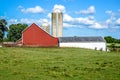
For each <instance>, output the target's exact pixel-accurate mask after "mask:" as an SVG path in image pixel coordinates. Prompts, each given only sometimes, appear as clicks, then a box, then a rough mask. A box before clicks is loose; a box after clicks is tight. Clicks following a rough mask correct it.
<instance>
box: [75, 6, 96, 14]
mask: <svg viewBox="0 0 120 80" xmlns="http://www.w3.org/2000/svg"><path fill="white" fill-rule="evenodd" d="M76 13H77V14H94V13H95V7H94V6H90V7H89V8H88V9H87V10H80V11H77V12H76Z"/></svg>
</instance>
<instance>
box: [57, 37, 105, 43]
mask: <svg viewBox="0 0 120 80" xmlns="http://www.w3.org/2000/svg"><path fill="white" fill-rule="evenodd" d="M59 42H61V43H62V42H106V41H105V40H104V39H103V38H102V37H101V36H98V37H94V36H93V37H77V36H75V37H59Z"/></svg>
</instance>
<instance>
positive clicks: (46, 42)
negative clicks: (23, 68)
mask: <svg viewBox="0 0 120 80" xmlns="http://www.w3.org/2000/svg"><path fill="white" fill-rule="evenodd" d="M22 40H23V45H26V46H41V47H49V46H58V38H54V37H52V36H51V35H49V34H48V33H46V32H45V31H44V30H42V29H41V28H40V27H38V26H37V25H36V24H34V23H33V24H32V25H31V26H30V27H28V28H27V29H26V30H24V31H23V33H22Z"/></svg>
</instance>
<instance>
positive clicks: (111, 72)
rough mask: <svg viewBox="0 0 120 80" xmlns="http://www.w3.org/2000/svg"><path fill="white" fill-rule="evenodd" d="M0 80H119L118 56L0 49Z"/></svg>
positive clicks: (80, 51) (84, 51) (85, 51)
mask: <svg viewBox="0 0 120 80" xmlns="http://www.w3.org/2000/svg"><path fill="white" fill-rule="evenodd" d="M0 80H120V53H118V52H116V53H115V52H101V51H94V50H88V49H79V48H0Z"/></svg>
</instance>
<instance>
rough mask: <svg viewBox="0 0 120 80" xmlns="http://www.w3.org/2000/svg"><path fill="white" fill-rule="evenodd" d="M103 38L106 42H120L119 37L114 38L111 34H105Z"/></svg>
mask: <svg viewBox="0 0 120 80" xmlns="http://www.w3.org/2000/svg"><path fill="white" fill-rule="evenodd" d="M104 39H105V40H106V42H107V43H120V39H116V38H113V37H111V36H105V37H104Z"/></svg>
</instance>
